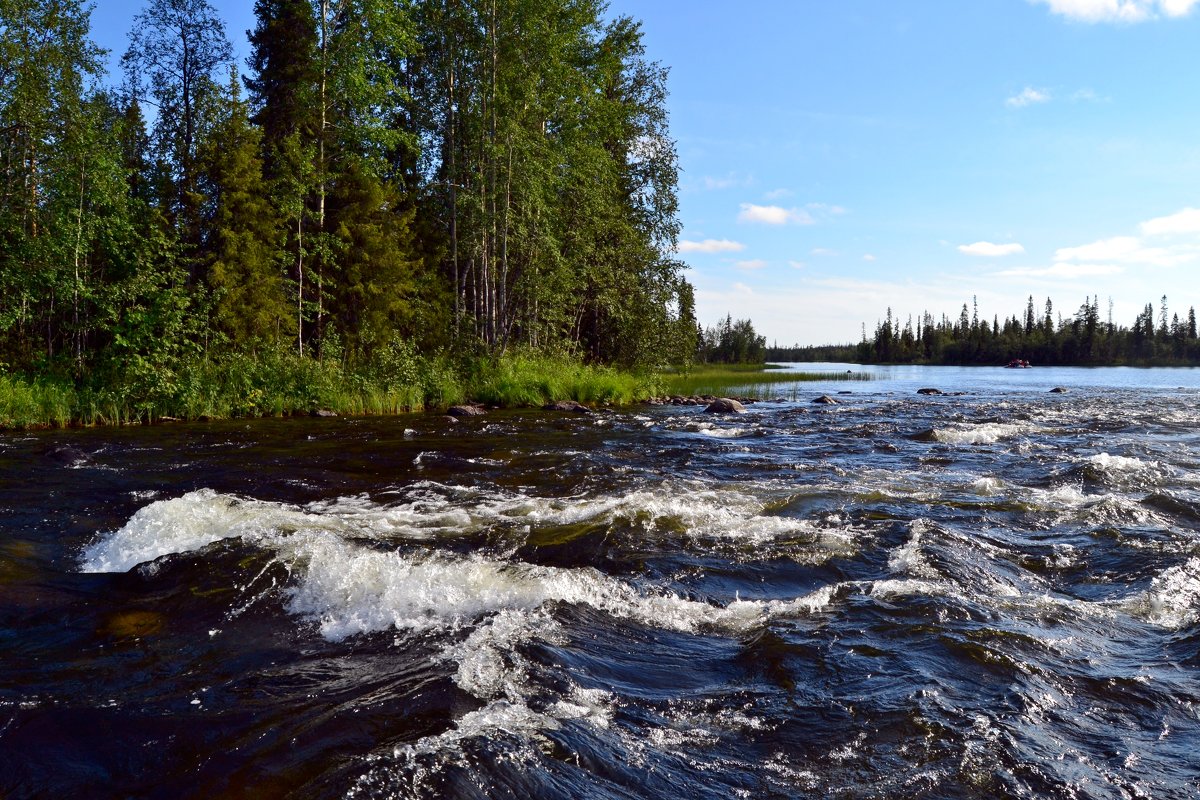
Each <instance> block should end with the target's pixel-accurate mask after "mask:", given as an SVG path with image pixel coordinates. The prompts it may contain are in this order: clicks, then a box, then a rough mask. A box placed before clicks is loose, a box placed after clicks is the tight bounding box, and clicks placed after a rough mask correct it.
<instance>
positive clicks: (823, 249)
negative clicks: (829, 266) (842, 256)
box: [812, 247, 838, 256]
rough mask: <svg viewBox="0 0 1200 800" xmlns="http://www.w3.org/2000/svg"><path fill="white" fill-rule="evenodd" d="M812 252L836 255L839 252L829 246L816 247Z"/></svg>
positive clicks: (822, 254) (816, 254)
mask: <svg viewBox="0 0 1200 800" xmlns="http://www.w3.org/2000/svg"><path fill="white" fill-rule="evenodd" d="M812 254H813V255H814V256H836V255H837V254H838V252H837V250H830V249H829V248H828V247H814V248H813V249H812Z"/></svg>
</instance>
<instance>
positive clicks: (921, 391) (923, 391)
mask: <svg viewBox="0 0 1200 800" xmlns="http://www.w3.org/2000/svg"><path fill="white" fill-rule="evenodd" d="M941 393H942V390H941V389H917V394H941Z"/></svg>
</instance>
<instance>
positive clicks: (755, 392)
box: [663, 364, 872, 400]
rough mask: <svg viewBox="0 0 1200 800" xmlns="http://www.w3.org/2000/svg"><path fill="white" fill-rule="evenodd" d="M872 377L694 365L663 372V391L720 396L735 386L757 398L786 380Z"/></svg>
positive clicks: (740, 392) (768, 394)
mask: <svg viewBox="0 0 1200 800" xmlns="http://www.w3.org/2000/svg"><path fill="white" fill-rule="evenodd" d="M871 379H872V376H871V374H870V373H868V372H843V371H819V370H811V371H804V372H792V371H788V370H783V369H779V368H772V367H769V366H768V367H764V366H762V365H751V364H724V365H715V366H697V367H694V368H692V369H689V370H687V371H686V372H675V373H667V374H665V375H664V376H663V380H664V381H665V385H666V391H667V393H668V394H670V395H679V396H684V397H692V396H697V395H715V396H720V395H724V394H726V393H728V392H730V391H731V390H735V389H736V390H737V391H736V392H735V393H736V394H738V395H739V396H741V397H750V398H754V399H758V400H762V399H766V398H772V397H778V396H779V394H780V387H781V386H786V385H789V384H798V383H813V382H825V381H830V382H843V381H849V382H854V381H869V380H871Z"/></svg>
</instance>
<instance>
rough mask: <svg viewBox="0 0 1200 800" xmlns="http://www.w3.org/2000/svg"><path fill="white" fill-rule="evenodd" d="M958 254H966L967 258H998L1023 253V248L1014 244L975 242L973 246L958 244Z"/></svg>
mask: <svg viewBox="0 0 1200 800" xmlns="http://www.w3.org/2000/svg"><path fill="white" fill-rule="evenodd" d="M958 252H960V253H966V254H967V255H969V256H984V257H986V258H1000V257H1001V256H1013V255H1018V254H1020V253H1024V252H1025V248H1024V247H1022V246H1021V245H1019V244H1018V243H1016V242H1009V243H1008V244H993V243H992V242H975V243H974V244H960V245H959V246H958Z"/></svg>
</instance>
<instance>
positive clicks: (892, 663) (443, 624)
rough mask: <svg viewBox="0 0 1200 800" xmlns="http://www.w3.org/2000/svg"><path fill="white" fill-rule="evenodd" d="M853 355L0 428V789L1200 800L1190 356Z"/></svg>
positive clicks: (24, 793)
mask: <svg viewBox="0 0 1200 800" xmlns="http://www.w3.org/2000/svg"><path fill="white" fill-rule="evenodd" d="M821 368H822V369H830V367H828V366H823V367H821ZM842 371H844V370H842ZM876 373H877V377H878V379H877V380H875V381H872V382H869V383H853V384H851V383H837V382H829V383H817V384H804V385H801V386H799V387H798V388H796V389H794V390H793V388H792V387H787V386H783V387H779V389H780V394H781V396H785V397H788V398H789V399H788V400H786V401H781V402H764V403H758V404H756V405H752V406H750V407H749V409H748V411H747V412H746V413H744V414H740V415H737V416H729V417H717V416H714V415H707V414H704V413H702V409H701V408H697V407H692V406H682V407H674V406H663V407H653V406H646V407H638V408H632V409H623V410H618V411H614V412H599V413H594V414H589V415H575V414H553V413H548V412H491V413H489V414H488V415H487V416H485V417H481V418H476V419H468V420H465V421H463V422H462V423H460V424H457V425H450V424H448V423H447V422H446V421H445V420H444V419H443V418H442V417H440V416H438V415H414V416H407V417H396V418H374V419H280V420H256V421H245V420H243V421H233V422H223V423H211V424H202V425H201V424H196V425H190V424H189V425H175V426H157V427H152V428H151V427H147V428H136V427H135V428H124V429H107V430H81V431H57V432H45V433H13V432H10V433H0V797H2V798H5V799H6V800H8V799H9V798H25V797H49V798H62V797H68V798H108V797H113V798H118V797H119V798H125V797H139V798H140V797H148V798H225V797H231V798H233V797H245V798H271V797H304V798H310V797H311V798H343V797H346V798H484V797H488V798H491V797H496V798H522V800H525V799H527V798H688V799H689V800H692V799H694V798H719V799H720V800H730V798H794V797H813V798H825V797H832V798H908V797H912V798H917V797H921V798H926V797H928V798H995V797H1014V798H1194V797H1197V796H1198V795H1200V755H1198V753H1200V705H1198V704H1200V371H1195V370H1115V369H1112V370H1108V369H1106V370H1070V369H1042V368H1036V367H1035V368H1034V369H1031V370H1005V369H998V368H997V369H985V368H977V369H974V370H971V369H952V368H944V369H938V368H925V369H917V368H897V369H890V370H889V369H878V370H876ZM924 386H931V387H937V388H940V389H942V390H943V391H946V392H962V393H963V394H953V395H942V396H923V395H918V394H917V393H916V389H918V388H921V387H924ZM1055 386H1063V387H1066V388H1068V389H1069V390H1070V391H1069V393H1066V394H1055V393H1050V392H1049V391H1048V390H1049V389H1050V388H1052V387H1055ZM847 390H848V391H850V392H852V393H851V394H844V395H837V394H836V393H837V392H838V391H847ZM819 394H831V395H834V396H835V397H837V398H838V399H839V400H840V401H841V402H840V403H839V404H838V405H827V406H822V405H813V404H811V403H810V402H809V401H810V400H811V399H812V398H813V397H816V396H817V395H819ZM792 397H795V398H796V399H794V400H793V399H791V398H792Z"/></svg>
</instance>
